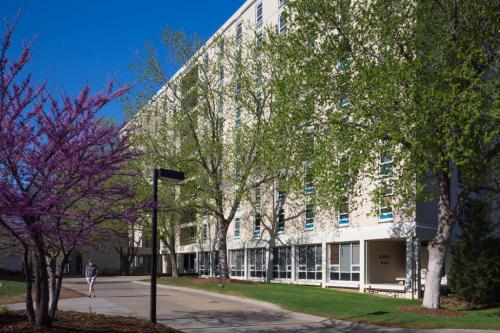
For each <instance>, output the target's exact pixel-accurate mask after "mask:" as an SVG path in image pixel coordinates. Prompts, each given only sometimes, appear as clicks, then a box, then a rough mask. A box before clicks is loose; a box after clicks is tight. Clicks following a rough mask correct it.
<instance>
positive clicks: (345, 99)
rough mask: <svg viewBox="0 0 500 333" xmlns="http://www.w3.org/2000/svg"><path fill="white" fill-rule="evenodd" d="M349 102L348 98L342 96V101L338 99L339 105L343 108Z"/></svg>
mask: <svg viewBox="0 0 500 333" xmlns="http://www.w3.org/2000/svg"><path fill="white" fill-rule="evenodd" d="M349 104H351V101H350V100H349V98H344V99H342V101H340V106H341V107H343V108H345V107H346V106H348V105H349Z"/></svg>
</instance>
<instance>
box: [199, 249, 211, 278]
mask: <svg viewBox="0 0 500 333" xmlns="http://www.w3.org/2000/svg"><path fill="white" fill-rule="evenodd" d="M199 275H210V252H208V251H206V252H201V253H200V269H199Z"/></svg>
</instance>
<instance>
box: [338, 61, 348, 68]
mask: <svg viewBox="0 0 500 333" xmlns="http://www.w3.org/2000/svg"><path fill="white" fill-rule="evenodd" d="M348 65H349V61H348V60H342V61H341V62H339V64H338V68H339V69H341V70H342V69H345V68H346V67H347V66H348Z"/></svg>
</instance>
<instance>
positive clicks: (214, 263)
mask: <svg viewBox="0 0 500 333" xmlns="http://www.w3.org/2000/svg"><path fill="white" fill-rule="evenodd" d="M285 6H286V3H285V1H284V0H248V1H246V2H245V3H244V4H243V5H242V6H241V8H240V9H239V10H238V11H237V12H236V13H234V15H232V16H231V18H230V19H229V20H228V21H227V22H225V24H224V25H223V26H222V27H221V28H220V29H219V30H218V31H217V32H216V34H215V35H214V37H213V38H216V37H217V36H224V35H227V36H237V37H238V36H239V35H241V34H245V31H242V30H243V29H245V27H251V33H252V34H255V35H256V36H257V38H258V36H259V34H262V31H263V30H264V29H265V28H266V27H276V29H277V31H278V33H280V34H286V28H287V27H286V20H285V16H284V14H283V12H284V9H285ZM213 38H212V39H211V40H209V41H208V42H207V43H213ZM185 70H186V69H185V68H181V69H180V70H179V72H178V73H177V74H176V75H175V76H174V77H173V79H172V80H176V79H178V78H179V77H182V76H183V75H185V74H186V73H184V71H185ZM160 93H161V91H160V92H159V94H160ZM341 106H342V107H346V106H348V100H346V101H343V103H341ZM376 159H377V161H376V163H378V167H379V179H380V181H384V180H386V179H388V178H390V177H393V168H394V167H395V166H394V165H393V160H392V158H391V157H390V156H388V155H384V154H382V155H380V156H377V157H376ZM376 181H377V180H362V181H361V182H360V186H361V188H362V191H361V193H367V194H366V196H365V195H364V194H360V198H348V199H347V202H346V205H345V207H343V208H342V209H340V210H328V209H323V210H318V209H316V208H315V207H314V205H312V204H310V203H309V202H310V201H309V200H308V198H310V197H312V196H314V195H315V193H314V186H313V184H312V183H308V181H307V180H305V182H304V190H303V193H295V194H293V195H292V194H287V193H283V192H281V191H279V189H278V188H277V186H275V184H268V185H263V186H261V187H259V188H255V189H254V190H253V192H252V193H251V196H252V202H249V201H248V200H247V202H245V201H243V202H241V205H240V206H239V209H238V210H237V213H236V215H235V218H234V220H233V221H232V223H231V225H230V227H229V230H228V234H227V245H228V267H227V269H228V270H229V272H230V276H231V278H233V279H242V280H251V281H258V282H269V283H273V282H274V283H295V284H307V285H315V286H322V287H340V288H350V289H357V290H359V291H360V292H372V293H381V294H391V295H394V296H397V297H407V298H418V297H420V296H421V294H422V290H423V286H424V285H425V276H426V267H427V261H428V251H427V243H428V242H429V241H430V240H431V239H432V237H433V235H434V233H435V230H436V225H437V204H436V202H435V201H430V202H426V203H415V204H414V205H413V207H411V208H412V209H411V213H408V212H403V211H402V210H398V209H397V208H396V207H394V206H393V204H391V202H392V198H394V197H397V194H395V193H393V192H392V190H390V191H388V193H386V197H387V200H382V202H381V203H380V204H377V205H374V204H373V203H372V201H371V200H367V199H369V198H368V193H370V192H371V190H372V189H373V187H374V184H373V182H376ZM460 186H461V185H460V183H459V179H458V177H457V173H456V172H455V175H454V177H453V184H452V188H453V190H452V191H453V193H452V197H455V198H456V196H457V193H458V191H459V190H460ZM354 201H357V202H364V203H363V204H361V205H350V203H351V202H354ZM256 203H257V206H256ZM273 212H274V214H275V215H273ZM271 215H273V216H276V217H277V223H268V222H267V221H269V218H266V216H267V217H268V216H271ZM184 222H185V223H183V224H182V225H181V228H180V231H179V236H178V237H177V246H176V251H177V263H178V269H179V272H180V273H181V274H190V275H199V276H207V277H210V276H212V277H213V276H217V275H219V274H220V272H221V267H220V265H219V249H218V246H217V244H216V241H215V239H216V234H217V224H216V223H215V220H214V219H213V218H211V217H208V216H199V217H198V219H197V220H194V221H184ZM162 253H166V252H165V250H162ZM449 259H450V258H449V256H448V257H447V261H446V269H445V271H444V272H443V279H442V283H444V284H446V271H447V267H448V265H449V262H450V260H449ZM164 261H165V263H164V265H163V266H164V267H165V269H164V273H168V271H169V269H168V265H167V263H166V262H167V261H168V260H167V259H166V257H165V260H164Z"/></svg>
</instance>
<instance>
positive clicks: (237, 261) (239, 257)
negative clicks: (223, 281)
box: [229, 250, 245, 276]
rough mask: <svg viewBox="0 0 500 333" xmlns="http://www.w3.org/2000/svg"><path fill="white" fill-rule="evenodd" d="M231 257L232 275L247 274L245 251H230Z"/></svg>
mask: <svg viewBox="0 0 500 333" xmlns="http://www.w3.org/2000/svg"><path fill="white" fill-rule="evenodd" d="M229 259H230V262H231V276H245V251H244V250H232V251H229Z"/></svg>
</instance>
